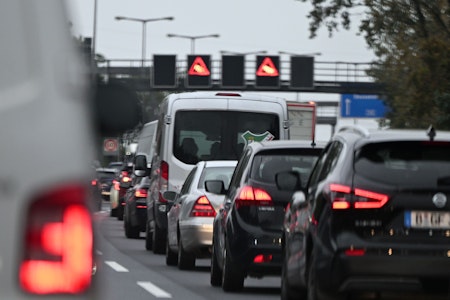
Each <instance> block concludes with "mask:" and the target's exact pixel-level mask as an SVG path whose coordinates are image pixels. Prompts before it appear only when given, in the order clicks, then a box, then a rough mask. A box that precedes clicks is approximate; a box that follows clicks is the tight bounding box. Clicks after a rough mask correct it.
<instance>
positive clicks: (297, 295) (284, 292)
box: [281, 266, 306, 300]
mask: <svg viewBox="0 0 450 300" xmlns="http://www.w3.org/2000/svg"><path fill="white" fill-rule="evenodd" d="M303 299H305V300H306V289H303V290H299V289H295V288H294V287H292V286H291V285H289V281H288V278H287V276H286V267H285V266H283V269H282V271H281V300H303Z"/></svg>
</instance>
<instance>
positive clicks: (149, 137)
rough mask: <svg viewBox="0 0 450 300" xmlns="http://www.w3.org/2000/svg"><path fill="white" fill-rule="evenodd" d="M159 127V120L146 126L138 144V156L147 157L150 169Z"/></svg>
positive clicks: (142, 130)
mask: <svg viewBox="0 0 450 300" xmlns="http://www.w3.org/2000/svg"><path fill="white" fill-rule="evenodd" d="M157 126H158V121H157V120H155V121H151V122H148V123H146V124H144V126H143V127H142V129H141V132H140V134H139V139H138V143H137V148H136V155H141V154H143V155H145V157H146V159H147V165H148V167H150V166H151V165H150V163H151V159H152V157H153V152H154V142H155V138H156V128H157Z"/></svg>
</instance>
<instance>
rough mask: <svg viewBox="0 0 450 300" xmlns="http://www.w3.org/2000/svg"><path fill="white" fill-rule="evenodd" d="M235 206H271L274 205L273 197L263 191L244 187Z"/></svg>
mask: <svg viewBox="0 0 450 300" xmlns="http://www.w3.org/2000/svg"><path fill="white" fill-rule="evenodd" d="M235 205H236V208H240V207H242V206H253V205H257V206H270V205H272V197H271V196H270V195H269V193H267V192H266V191H265V190H263V189H259V188H254V187H252V186H244V187H243V188H242V189H241V190H240V192H239V195H238V198H237V199H236V201H235Z"/></svg>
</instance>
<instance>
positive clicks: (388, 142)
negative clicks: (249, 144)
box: [279, 126, 450, 299]
mask: <svg viewBox="0 0 450 300" xmlns="http://www.w3.org/2000/svg"><path fill="white" fill-rule="evenodd" d="M284 175H287V176H281V177H279V179H280V182H282V181H284V182H286V181H289V182H294V181H295V179H294V180H293V179H292V178H291V179H289V177H292V174H284ZM449 199H450V133H449V132H440V131H434V130H433V129H432V128H430V130H429V132H428V134H427V132H426V130H414V131H405V130H403V131H402V130H383V131H374V132H369V131H367V130H366V129H364V128H359V127H355V126H351V127H346V128H342V129H341V130H340V131H339V132H338V133H337V134H335V136H334V137H333V138H332V139H331V141H330V143H329V144H328V145H327V147H326V149H325V150H324V152H323V154H322V155H321V157H320V158H319V160H318V162H317V165H316V166H315V168H314V170H313V172H312V173H311V178H310V181H309V183H308V186H307V188H306V189H304V190H303V191H299V192H296V193H295V194H294V197H293V199H292V202H291V205H290V208H289V209H288V210H287V215H286V222H285V226H284V228H285V230H284V231H285V263H284V272H283V277H282V289H281V294H282V299H306V298H305V297H307V299H325V298H326V299H346V297H347V296H353V295H351V294H352V293H355V292H360V291H371V292H373V291H375V292H383V291H389V292H392V291H393V290H394V291H403V292H407V291H409V292H424V293H429V294H428V295H429V298H428V299H431V298H433V295H434V293H437V292H443V293H444V295H446V293H448V288H449V279H450V259H449V256H450V254H449V249H450V248H449V241H450V240H449V239H450V201H449ZM349 294H350V295H349ZM324 297H325V298H324Z"/></svg>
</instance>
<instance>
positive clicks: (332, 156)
mask: <svg viewBox="0 0 450 300" xmlns="http://www.w3.org/2000/svg"><path fill="white" fill-rule="evenodd" d="M342 148H343V145H342V143H341V142H338V141H337V142H334V143H333V144H332V145H331V147H330V151H329V153H328V155H327V158H326V160H325V162H324V164H323V167H322V169H321V170H320V176H319V179H318V181H322V180H324V179H325V178H326V177H327V175H328V173H330V172H331V171H332V170H333V169H334V167H335V166H336V164H337V162H338V159H339V155H340V154H341V151H342Z"/></svg>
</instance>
